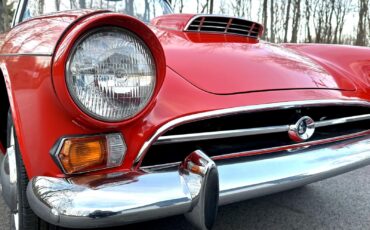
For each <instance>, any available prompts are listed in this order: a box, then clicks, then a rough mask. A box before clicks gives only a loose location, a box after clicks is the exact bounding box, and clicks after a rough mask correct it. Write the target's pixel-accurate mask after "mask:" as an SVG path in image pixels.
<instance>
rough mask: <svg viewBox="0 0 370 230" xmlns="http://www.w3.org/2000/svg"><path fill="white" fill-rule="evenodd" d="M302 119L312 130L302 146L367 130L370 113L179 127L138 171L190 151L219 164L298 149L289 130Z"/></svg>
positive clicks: (263, 114) (357, 109)
mask: <svg viewBox="0 0 370 230" xmlns="http://www.w3.org/2000/svg"><path fill="white" fill-rule="evenodd" d="M303 116H309V117H311V118H312V119H313V120H314V121H315V124H316V130H315V133H314V135H313V136H312V137H311V138H310V139H309V140H308V141H306V142H309V143H314V142H315V141H323V140H329V141H330V140H334V139H335V138H339V137H346V136H349V135H353V134H361V133H364V132H367V131H368V130H370V107H365V106H325V107H321V106H319V107H317V106H311V107H302V108H288V109H279V110H269V111H260V112H252V113H238V114H232V115H226V116H218V117H214V118H209V119H205V120H198V121H194V122H190V123H186V124H182V125H179V126H177V127H175V128H173V129H172V130H168V131H167V132H165V133H164V134H163V135H161V136H160V137H159V138H158V139H157V141H156V142H154V143H153V145H152V146H151V147H150V148H149V149H148V152H147V154H146V156H145V158H144V160H143V162H142V164H141V166H152V165H160V164H167V163H174V162H180V161H182V160H183V159H184V158H185V157H186V156H187V155H188V154H189V153H191V152H192V151H194V150H202V151H203V152H205V153H206V154H207V155H208V156H210V157H213V158H214V159H216V160H217V158H220V157H221V156H222V157H224V156H228V155H238V153H242V154H243V156H245V155H248V154H249V155H257V154H260V152H259V151H261V150H266V149H273V148H279V147H283V146H285V147H289V146H292V147H293V146H295V145H297V142H294V141H293V140H292V139H291V138H289V135H288V129H289V125H292V124H295V123H296V122H297V121H298V120H299V118H301V117H303Z"/></svg>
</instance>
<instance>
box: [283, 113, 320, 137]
mask: <svg viewBox="0 0 370 230" xmlns="http://www.w3.org/2000/svg"><path fill="white" fill-rule="evenodd" d="M288 133H289V137H290V139H292V140H293V141H295V142H302V141H307V140H308V139H310V138H311V137H312V136H313V134H314V133H315V122H314V120H313V119H312V118H311V117H308V116H305V117H302V118H300V119H299V120H298V121H297V123H295V124H294V125H290V126H289V131H288Z"/></svg>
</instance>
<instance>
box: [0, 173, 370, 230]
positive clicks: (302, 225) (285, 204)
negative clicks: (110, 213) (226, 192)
mask: <svg viewBox="0 0 370 230" xmlns="http://www.w3.org/2000/svg"><path fill="white" fill-rule="evenodd" d="M8 215H9V211H8V209H7V208H6V206H5V204H4V201H3V200H2V199H1V200H0V230H3V229H4V230H8V229H9V220H8ZM118 229H125V230H127V229H135V230H137V229H166V230H170V229H171V230H173V229H192V228H191V227H190V226H189V224H188V223H187V222H186V220H185V219H184V218H183V217H182V216H175V217H171V218H167V219H162V220H156V221H151V222H146V223H141V224H135V225H130V226H126V227H125V228H122V227H121V228H115V229H114V230H118ZM215 229H222V230H225V229H274V230H275V229H284V230H286V229H299V230H303V229H325V230H326V229H346V230H347V229H361V230H364V229H365V230H366V229H370V166H368V167H365V168H362V169H359V170H356V171H353V172H350V173H347V174H344V175H341V176H337V177H334V178H331V179H327V180H324V181H321V182H317V183H314V184H310V185H307V186H305V187H302V188H298V189H294V190H290V191H286V192H282V193H278V194H274V195H270V196H265V197H261V198H257V199H253V200H248V201H244V202H242V203H237V204H232V205H227V206H224V207H221V208H220V210H219V214H218V218H217V223H216V226H215ZM111 230H113V229H111Z"/></svg>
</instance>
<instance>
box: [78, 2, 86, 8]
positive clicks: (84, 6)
mask: <svg viewBox="0 0 370 230" xmlns="http://www.w3.org/2000/svg"><path fill="white" fill-rule="evenodd" d="M79 4H80V7H81V8H82V9H86V1H85V0H79Z"/></svg>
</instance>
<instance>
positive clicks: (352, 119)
mask: <svg viewBox="0 0 370 230" xmlns="http://www.w3.org/2000/svg"><path fill="white" fill-rule="evenodd" d="M369 119H370V114H364V115H358V116H352V117H342V118H338V119H332V120H327V121H317V122H315V127H316V128H320V127H326V126H332V125H340V124H344V123H350V122H356V121H364V120H369Z"/></svg>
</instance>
